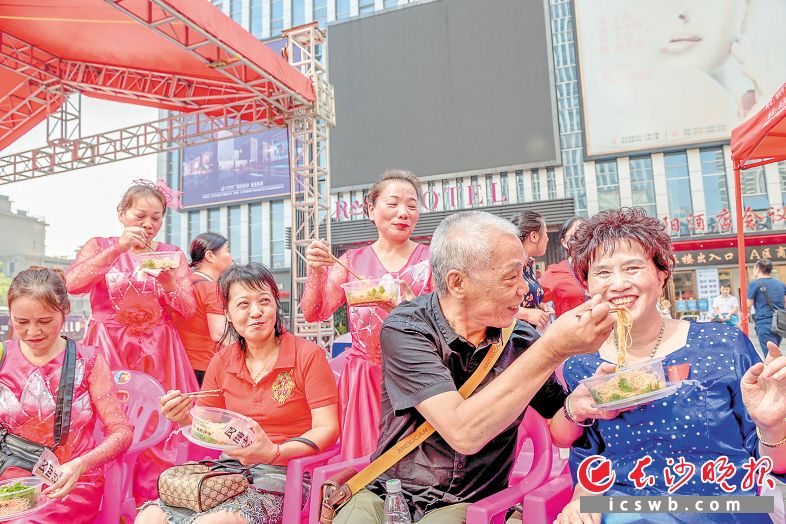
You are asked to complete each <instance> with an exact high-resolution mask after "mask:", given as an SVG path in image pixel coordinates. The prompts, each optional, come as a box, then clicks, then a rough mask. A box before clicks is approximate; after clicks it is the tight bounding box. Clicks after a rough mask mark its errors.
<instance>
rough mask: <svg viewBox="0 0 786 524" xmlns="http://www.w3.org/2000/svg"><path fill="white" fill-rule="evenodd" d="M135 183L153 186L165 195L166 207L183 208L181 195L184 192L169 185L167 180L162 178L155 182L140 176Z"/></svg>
mask: <svg viewBox="0 0 786 524" xmlns="http://www.w3.org/2000/svg"><path fill="white" fill-rule="evenodd" d="M134 184H142V185H145V186H149V187H152V188H153V189H155V190H156V191H158V192H159V193H161V194H162V195H163V196H164V200H165V201H166V207H168V208H171V209H181V208H182V207H183V204H182V203H181V202H180V195H182V194H183V192H182V191H178V190H176V189H172V188H171V187H169V186H168V185H167V183H166V182H164V181H163V180H161V179H160V178H159V179H158V180H156V181H155V182H153V181H151V180H147V179H145V178H140V179H138V180H134Z"/></svg>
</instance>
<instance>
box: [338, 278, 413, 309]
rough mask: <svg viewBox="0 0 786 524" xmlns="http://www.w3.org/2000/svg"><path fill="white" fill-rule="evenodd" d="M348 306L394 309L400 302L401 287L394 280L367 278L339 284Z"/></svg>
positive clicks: (396, 280) (398, 282)
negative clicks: (345, 295)
mask: <svg viewBox="0 0 786 524" xmlns="http://www.w3.org/2000/svg"><path fill="white" fill-rule="evenodd" d="M341 287H342V288H344V293H346V294H347V305H350V306H388V307H389V308H391V309H392V308H394V307H396V306H397V305H398V304H399V302H401V285H400V281H399V280H398V279H396V278H383V279H379V278H369V279H365V280H353V281H352V282H347V283H346V284H341Z"/></svg>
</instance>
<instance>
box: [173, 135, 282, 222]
mask: <svg viewBox="0 0 786 524" xmlns="http://www.w3.org/2000/svg"><path fill="white" fill-rule="evenodd" d="M180 172H181V177H182V179H181V185H180V187H181V189H182V191H183V205H184V206H186V207H195V206H204V205H214V204H224V203H228V202H235V201H239V200H249V199H255V198H265V197H273V196H279V195H289V143H288V139H287V130H286V128H277V129H271V130H268V131H264V132H262V133H256V134H253V135H245V136H240V137H234V138H225V139H223V140H222V139H219V140H218V141H215V142H210V143H208V144H203V145H199V146H193V147H187V148H183V153H182V166H181V170H180Z"/></svg>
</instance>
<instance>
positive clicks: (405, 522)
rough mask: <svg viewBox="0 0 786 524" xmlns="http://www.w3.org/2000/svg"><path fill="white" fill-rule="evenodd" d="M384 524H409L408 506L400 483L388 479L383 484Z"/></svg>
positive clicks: (410, 520) (410, 518)
mask: <svg viewBox="0 0 786 524" xmlns="http://www.w3.org/2000/svg"><path fill="white" fill-rule="evenodd" d="M385 491H387V495H386V496H385V524H411V523H412V517H410V515H409V506H407V501H406V500H404V494H403V493H402V492H401V481H400V480H398V479H390V480H388V481H387V482H385Z"/></svg>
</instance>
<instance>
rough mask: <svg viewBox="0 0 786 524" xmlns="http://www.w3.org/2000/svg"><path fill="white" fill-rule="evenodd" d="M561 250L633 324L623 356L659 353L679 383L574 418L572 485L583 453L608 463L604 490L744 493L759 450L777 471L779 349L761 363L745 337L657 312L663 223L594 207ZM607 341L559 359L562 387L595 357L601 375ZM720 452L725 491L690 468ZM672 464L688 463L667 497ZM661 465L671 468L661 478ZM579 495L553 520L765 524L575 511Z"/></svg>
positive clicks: (718, 517)
mask: <svg viewBox="0 0 786 524" xmlns="http://www.w3.org/2000/svg"><path fill="white" fill-rule="evenodd" d="M570 253H571V256H572V257H573V260H574V264H575V267H576V271H577V273H578V275H579V277H580V278H583V279H584V280H585V282H586V283H587V286H588V289H589V292H590V294H592V295H595V294H601V295H602V297H603V299H604V300H607V301H609V302H610V303H611V304H612V305H616V306H623V305H624V306H626V307H627V308H628V309H629V310H630V313H631V317H632V320H633V324H632V327H631V338H630V340H631V345H630V348H629V349H628V354H627V357H628V362H629V363H630V364H635V363H638V362H645V361H649V360H651V359H663V366H664V368H665V369H666V371H667V372H668V374H669V380H670V381H676V380H686V381H685V382H683V383H682V386H681V387H679V388H678V389H676V391H675V392H674V393H673V394H671V395H669V396H666V397H664V398H661V399H658V400H655V401H652V402H650V403H648V404H643V405H638V406H635V407H633V408H632V409H630V410H629V411H623V412H621V413H619V415H618V416H617V417H616V418H614V419H610V420H597V421H591V420H589V421H580V420H579V421H576V420H574V422H575V423H578V424H582V425H584V424H586V425H587V427H586V430H585V433H584V435H583V436H582V437H581V438H580V439H579V440H577V441H576V442H575V443H574V445H573V447H572V449H571V458H570V466H571V473H572V475H573V479H574V484H575V483H576V478H577V475H576V473H577V470H578V468H579V465H580V464H581V462H582V461H583V460H584V459H585V458H587V457H590V456H593V455H601V456H603V457H604V458H606V459H610V460H611V463H612V467H613V470H614V472H615V474H616V477H615V480H614V483H613V485H612V486H611V488H610V489H609V490H608V491H606V492H605V495H606V496H612V495H613V496H621V495H627V496H665V495H674V496H680V495H702V496H709V495H755V494H756V493H757V486H754V487H752V488H751V489H743V487H742V481H743V477H744V476H745V470H744V469H743V467H742V466H743V464H745V463H747V462H748V461H749V459H750V458H751V457H753V458H755V459H759V458H760V457H763V456H768V457H770V458H771V459H772V462H773V468H772V471H773V472H774V473H775V474H778V475H777V476H778V477H779V478H781V479H783V473H784V472H786V401H784V398H786V357H782V356H780V353H779V352H778V350H777V348H776V347H775V346H771V347H770V351H769V355H768V356H767V359H766V360H765V362H764V363H761V362H760V358H759V357H758V355H757V353H756V351H755V350H754V349H753V346H752V345H751V342H750V340H748V338H747V337H746V336H745V335H744V334H742V333H741V332H740V331H738V330H737V329H736V328H734V327H730V326H726V325H723V324H717V323H691V322H686V321H681V320H672V319H664V318H663V317H661V315H660V314H659V313H658V310H657V308H656V303H657V301H658V299H659V297H660V296H661V292H662V290H663V287H664V285H665V283H666V282H667V280H668V278H669V276H670V275H671V271H672V269H673V267H674V254H673V251H672V246H671V241H670V239H669V236H668V234H667V233H666V232H665V228H664V226H663V224H662V223H661V222H660V221H658V220H657V219H654V218H650V217H647V216H646V214H645V213H644V211H643V210H641V209H617V210H609V211H603V212H601V213H599V214H597V215H596V216H594V217H593V218H592V219H590V220H589V221H588V222H586V223H584V224H582V225H581V226H580V227H579V229H578V230H577V232H576V233H575V235H574V236H573V240H572V242H571V245H570ZM615 340H616V337H615V335H614V334H612V336H611V337H610V338H609V340H607V341H606V342H605V343H604V344H603V345H602V346H601V347H600V350H599V351H598V352H597V353H594V354H590V355H580V356H576V357H572V358H570V359H569V360H568V361H567V362H566V364H565V368H564V375H565V379H566V382H567V385H568V389H569V390H571V391H573V390H575V389H577V388H584V386H583V385H580V384H579V381H580V380H582V379H584V378H586V377H589V376H592V375H593V374H595V373H596V372H597V371H598V370H599V368H601V365H603V364H605V365H603V367H602V369H601V371H603V372H608V371H609V368H610V367H612V366H611V365H610V364H608V363H615V362H617V348H616V346H615V342H614V341H615ZM577 401H578V397H577ZM578 408H579V406H578V405H577V406H576V407H575V408H574V411H575V412H577V411H578V410H579V409H578ZM582 412H586V411H585V410H582ZM645 455H649V457H650V458H651V459H652V462H651V463H650V464H649V465H647V466H646V468H644V470H643V473H644V475H641V476H639V479H640V480H642V481H643V479H644V478H646V477H647V476H649V475H651V476H652V477H653V478H652V480H653V481H654V482H650V483H647V482H644V481H643V483H645V484H647V485H646V486H644V487H640V486H636V483H635V482H634V480H633V478H636V477H637V475H636V474H635V473H634V474H633V475H631V476H630V477H629V474H631V472H634V471H635V469H636V465H637V461H638V460H639V459H641V458H644V457H645ZM722 456H725V457H727V458H728V462H729V463H730V464H733V465H735V466H736V473H735V474H734V475H732V476H730V477H729V478H728V479H726V485H727V487H728V488H730V489H731V492H729V491H724V489H722V488H721V487H720V486H719V485H718V483H716V482H710V483H705V482H703V481H702V478H701V477H702V474H701V473H702V469H701V467H702V465H703V464H704V463H706V462H707V461H711V460H716V459H718V458H719V457H722ZM681 460H684V461H685V462H689V463H692V464H693V465H695V472H694V474H693V476H692V477H690V479H689V480H687V481H686V482H685V483H684V484H683V485H681V486H679V487H678V488H677V489H676V490H675V491H674V492H673V493H669V486H670V485H671V486H675V485H676V483H677V479H680V478H681V477H682V474H676V473H677V472H679V473H685V472H686V471H687V470H686V469H682V468H680V469H676V468H675V464H677V463H679V462H680V461H681ZM665 469H666V470H668V471H669V473H670V474H671V475H674V476H673V478H672V479H671V481H669V479H668V476H669V474H667V473H664V470H665ZM675 470H676V471H675ZM716 471H720V470H719V469H718V470H716ZM586 495H588V492H587V491H585V490H584V488H583V487H582V486H580V485H579V484H576V488H575V490H574V495H573V500H572V501H571V502H570V503H569V504H568V505H567V506H566V507H565V509H564V510H563V511H562V513H561V514H560V515H559V517H558V518H557V522H558V523H560V524H562V523H574V522H575V523H590V522H592V523H599V522H606V523H612V522H614V523H617V522H625V523H633V522H668V523H696V522H735V523H736V522H739V523H742V522H744V523H746V524H747V523H768V524H769V523H771V520H770V518H769V517H768V516H767V514H718V513H714V514H710V513H674V514H662V513H661V514H657V513H641V514H633V513H607V514H604V515H603V516H602V517H601V515H599V514H580V513H579V497H580V496H586Z"/></svg>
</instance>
